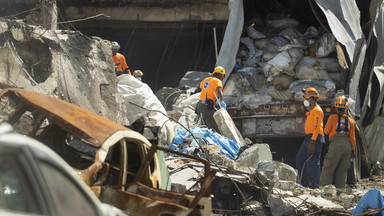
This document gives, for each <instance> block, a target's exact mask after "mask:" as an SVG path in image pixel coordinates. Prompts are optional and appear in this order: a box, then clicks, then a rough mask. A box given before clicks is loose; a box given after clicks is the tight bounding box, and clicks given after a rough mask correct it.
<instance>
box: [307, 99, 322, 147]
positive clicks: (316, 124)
mask: <svg viewBox="0 0 384 216" xmlns="http://www.w3.org/2000/svg"><path fill="white" fill-rule="evenodd" d="M306 115H307V119H306V121H305V134H312V138H311V139H312V140H316V139H317V136H318V135H319V134H320V135H323V136H324V131H323V118H324V113H323V110H322V109H321V107H320V106H319V105H318V104H317V105H316V106H315V107H313V109H311V110H310V111H309V112H307V113H306Z"/></svg>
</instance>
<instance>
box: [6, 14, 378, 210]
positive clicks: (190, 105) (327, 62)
mask: <svg viewBox="0 0 384 216" xmlns="http://www.w3.org/2000/svg"><path fill="white" fill-rule="evenodd" d="M270 18H271V19H269V20H267V21H266V24H267V25H265V26H259V25H258V23H260V22H259V21H260V20H258V19H254V20H253V21H254V23H253V24H252V25H249V26H246V28H245V29H246V30H245V32H244V34H243V37H242V38H241V39H240V43H241V44H240V49H239V52H238V56H237V65H236V70H234V73H233V74H232V76H231V78H229V79H228V82H227V86H226V87H225V91H224V94H225V101H226V102H227V103H228V105H229V106H233V107H236V108H238V109H241V108H242V107H247V108H257V107H258V106H259V105H261V104H266V103H269V102H271V101H289V100H290V101H296V102H300V101H301V100H302V95H300V94H301V93H302V92H301V89H302V88H303V87H308V86H316V88H317V89H318V90H319V91H320V94H321V96H322V97H321V100H323V101H327V100H331V99H332V98H333V97H334V95H335V94H337V93H338V92H337V90H342V88H343V87H344V86H345V83H344V79H343V72H344V71H343V70H344V68H341V67H340V64H339V62H338V61H340V59H338V58H337V55H338V54H339V53H338V50H337V46H339V44H338V42H336V38H335V37H334V36H333V35H332V34H331V33H325V32H324V31H323V30H322V29H315V28H314V27H312V26H310V27H308V28H305V29H304V30H303V31H301V32H300V31H299V30H298V27H299V23H297V22H296V21H295V20H293V19H287V18H284V17H270ZM262 22H264V20H262ZM284 22H286V23H285V24H284ZM277 24H278V25H279V26H278V27H276V26H275V27H274V26H273V25H277ZM0 26H1V32H0V33H1V34H3V35H4V36H6V37H5V38H6V39H4V41H1V45H2V47H1V50H2V51H3V56H0V57H1V58H0V66H1V67H0V74H2V75H3V76H2V78H0V82H1V83H0V84H1V86H0V87H1V88H3V87H19V88H25V89H28V90H33V91H40V92H44V93H47V94H51V95H56V96H57V97H60V98H63V99H65V100H67V101H70V102H71V103H74V104H78V105H79V106H81V107H84V108H86V109H88V110H91V111H92V110H93V111H94V112H96V113H98V114H100V115H103V116H105V117H108V118H110V119H112V120H115V121H118V123H121V124H125V125H126V126H127V127H130V128H132V129H134V130H136V131H137V132H140V133H141V134H143V135H144V137H145V138H147V139H148V140H153V139H155V137H152V136H153V133H151V131H152V129H153V128H152V127H159V128H160V129H159V134H160V136H161V143H162V144H163V146H165V147H168V148H170V149H174V150H177V151H180V152H183V153H187V154H191V155H194V156H197V157H199V158H203V159H206V160H208V161H209V162H210V163H211V164H212V167H213V169H215V170H216V171H217V174H216V176H215V179H214V180H213V181H212V184H211V185H210V186H211V188H210V189H211V193H212V215H308V214H312V215H350V214H351V208H354V207H355V206H356V205H357V203H358V202H359V200H360V199H361V198H362V197H363V196H364V195H365V194H366V193H367V192H368V191H369V190H370V189H372V188H377V189H379V190H380V191H381V190H382V189H384V188H383V186H384V183H383V182H382V179H383V173H382V172H380V171H381V169H380V167H379V166H378V167H376V172H375V174H374V175H372V176H371V177H369V178H367V179H362V180H361V181H360V182H358V183H356V184H355V185H350V187H348V188H347V190H346V191H337V190H336V189H335V188H334V187H333V186H326V187H324V188H323V189H308V188H304V187H302V186H301V185H299V184H297V182H299V181H298V176H297V173H296V170H295V169H294V168H293V167H291V166H289V165H287V164H285V163H283V162H280V161H276V160H273V157H272V153H271V151H270V147H269V145H268V144H267V143H253V142H252V141H251V140H249V139H247V138H246V137H242V136H241V134H240V132H239V131H238V130H237V128H236V127H233V126H234V124H233V122H232V120H231V118H230V116H229V115H228V113H226V112H225V111H223V112H222V113H220V114H219V115H218V116H217V118H215V119H216V120H217V121H218V122H220V124H219V125H220V131H212V130H210V129H208V128H206V127H205V126H204V125H202V124H201V121H200V120H199V118H198V116H197V115H196V114H195V107H196V103H197V101H198V99H199V94H193V92H194V88H191V86H196V83H199V81H200V80H202V78H204V77H206V76H207V75H209V74H207V73H204V72H196V73H187V74H186V75H185V77H184V78H183V79H182V80H181V81H180V86H179V88H175V89H171V88H163V89H162V90H160V91H158V92H157V93H156V95H155V94H154V93H153V92H152V90H151V89H150V87H149V86H148V85H146V84H145V83H142V82H141V81H139V80H137V79H135V78H133V77H132V76H129V75H122V76H119V77H117V78H116V77H115V74H114V73H113V70H112V68H113V66H112V61H111V59H110V54H109V53H110V49H109V42H106V41H104V40H102V39H100V38H96V37H92V38H89V37H86V36H84V35H82V34H81V33H79V32H72V31H62V30H56V31H50V30H48V31H46V30H44V29H42V28H40V27H32V26H28V25H24V24H23V23H22V22H16V21H8V20H1V21H0ZM301 30H302V29H301ZM80 45H81V46H80ZM30 49H34V51H33V52H29V51H28V50H30ZM5 53H8V54H5ZM31 53H44V55H45V56H42V57H44V59H45V60H46V61H44V62H42V61H40V60H39V59H40V58H37V57H36V56H35V55H31ZM27 54H28V55H27ZM96 62H97V63H96ZM10 71H12V73H10ZM14 71H17V73H16V72H14ZM37 71H38V72H37ZM3 111H4V110H2V111H1V115H0V117H2V115H3ZM166 163H167V165H168V169H169V173H170V176H171V181H172V188H171V190H172V191H174V192H180V193H188V194H192V195H195V194H194V193H196V191H198V190H199V187H198V185H196V186H195V184H196V180H197V179H199V177H201V176H202V170H203V168H202V167H201V165H199V164H196V163H193V162H191V161H189V160H188V159H186V158H183V157H174V155H172V154H168V155H166ZM191 187H192V189H191V190H188V188H191Z"/></svg>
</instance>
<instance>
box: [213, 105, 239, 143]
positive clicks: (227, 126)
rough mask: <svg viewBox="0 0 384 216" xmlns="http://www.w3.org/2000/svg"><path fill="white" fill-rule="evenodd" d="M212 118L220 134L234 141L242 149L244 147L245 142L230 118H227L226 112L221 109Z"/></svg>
mask: <svg viewBox="0 0 384 216" xmlns="http://www.w3.org/2000/svg"><path fill="white" fill-rule="evenodd" d="M213 118H214V119H215V121H216V124H217V126H218V127H219V130H220V133H221V134H222V135H223V136H225V137H227V138H229V139H233V140H235V142H236V143H237V144H238V145H239V147H242V146H244V145H245V141H244V138H243V136H242V135H241V133H240V131H239V130H238V129H237V127H236V125H235V123H234V122H233V120H232V118H231V116H229V114H228V112H227V110H225V109H224V108H221V109H219V110H217V111H216V112H215V113H214V114H213Z"/></svg>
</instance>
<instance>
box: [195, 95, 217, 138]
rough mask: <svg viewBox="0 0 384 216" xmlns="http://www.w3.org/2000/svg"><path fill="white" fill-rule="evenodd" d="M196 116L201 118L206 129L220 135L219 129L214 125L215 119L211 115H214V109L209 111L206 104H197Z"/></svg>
mask: <svg viewBox="0 0 384 216" xmlns="http://www.w3.org/2000/svg"><path fill="white" fill-rule="evenodd" d="M196 111H197V114H198V115H200V114H201V117H202V118H203V121H204V124H205V125H206V126H207V127H208V128H212V129H214V130H215V131H216V132H218V133H220V131H219V127H218V126H217V124H216V121H215V119H214V118H213V114H215V111H216V110H215V108H214V107H212V109H209V108H208V106H207V105H206V104H204V103H203V102H200V101H199V102H198V103H197V107H196Z"/></svg>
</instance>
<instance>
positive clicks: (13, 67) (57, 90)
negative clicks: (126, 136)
mask: <svg viewBox="0 0 384 216" xmlns="http://www.w3.org/2000/svg"><path fill="white" fill-rule="evenodd" d="M0 85H1V86H0V87H1V88H4V87H18V88H24V89H26V90H31V91H37V92H42V93H47V94H51V95H55V96H57V97H59V98H62V99H64V100H66V101H69V102H71V103H74V104H76V105H79V106H80V107H82V108H85V109H87V110H90V111H92V112H95V113H97V114H99V115H101V116H104V117H106V118H108V119H111V120H113V121H116V122H119V123H122V124H126V123H127V120H126V117H125V116H124V115H123V114H124V112H125V111H124V107H123V106H122V100H123V99H122V98H121V96H120V95H119V94H117V88H116V77H115V74H114V73H113V62H112V58H111V48H110V45H109V44H108V43H107V42H106V41H103V40H102V39H101V38H97V37H91V38H90V37H87V36H85V35H83V34H81V33H79V32H73V31H62V30H57V31H54V30H46V29H43V28H41V27H37V26H32V25H26V24H24V23H22V22H18V21H13V20H4V19H3V20H0Z"/></svg>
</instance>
